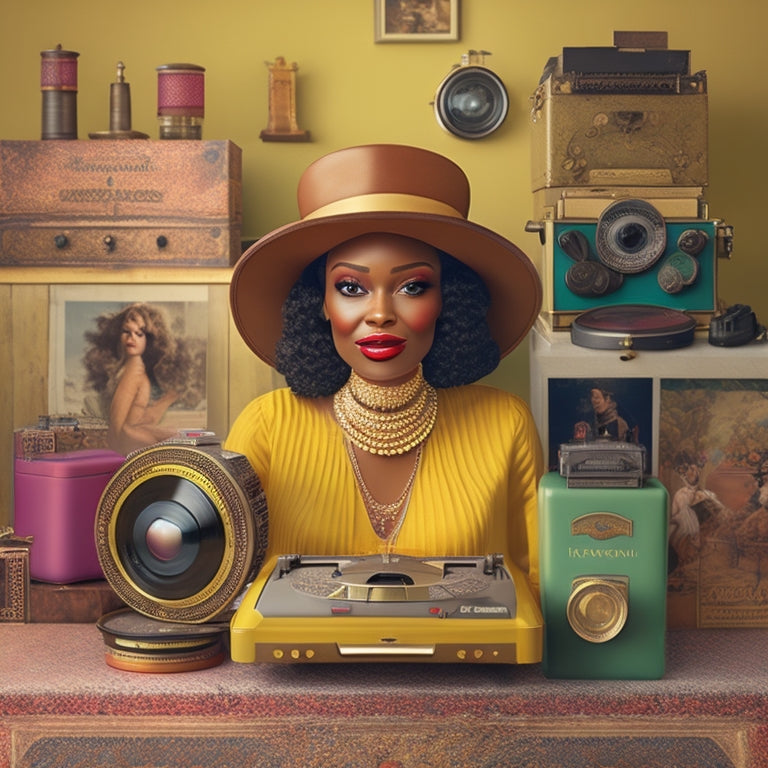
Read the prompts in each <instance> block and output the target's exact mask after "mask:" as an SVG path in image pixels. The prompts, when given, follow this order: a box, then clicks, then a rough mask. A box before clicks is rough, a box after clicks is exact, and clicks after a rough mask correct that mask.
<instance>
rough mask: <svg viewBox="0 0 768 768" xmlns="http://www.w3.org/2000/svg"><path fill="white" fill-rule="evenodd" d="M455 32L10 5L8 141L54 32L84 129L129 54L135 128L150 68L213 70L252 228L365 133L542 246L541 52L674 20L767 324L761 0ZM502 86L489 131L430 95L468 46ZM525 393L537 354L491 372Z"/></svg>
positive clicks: (327, 10) (277, 4)
mask: <svg viewBox="0 0 768 768" xmlns="http://www.w3.org/2000/svg"><path fill="white" fill-rule="evenodd" d="M461 11H462V13H461V38H460V41H459V42H455V43H454V42H450V43H431V44H421V43H387V44H374V42H373V4H372V3H371V2H370V0H269V1H267V0H222V1H221V2H218V3H217V2H211V0H185V2H181V1H180V0H171V1H170V2H157V1H156V0H152V1H150V0H133V1H132V2H130V3H116V2H110V0H68V1H67V2H62V1H61V0H30V2H26V3H20V2H19V3H17V2H10V0H6V2H4V3H3V8H2V11H1V12H0V138H3V139H37V138H39V137H40V122H41V120H40V90H39V75H40V56H39V52H40V51H41V50H43V49H47V48H53V47H55V46H56V45H57V44H58V43H61V44H62V46H63V47H64V48H65V49H69V50H75V51H79V52H80V59H79V95H78V113H79V121H78V122H79V131H80V137H81V138H85V137H86V136H87V134H88V132H89V131H100V130H105V129H106V128H107V127H108V122H109V121H108V117H109V115H108V96H109V83H110V82H112V81H113V79H114V72H115V64H116V62H117V60H118V59H121V60H122V61H123V62H124V63H125V64H126V79H127V81H128V82H130V84H131V89H132V96H133V127H134V128H135V129H136V130H141V131H144V132H146V133H149V134H150V135H151V136H152V138H156V137H157V128H156V124H155V107H156V84H157V75H156V72H155V67H156V66H157V65H160V64H165V63H170V62H179V61H180V62H192V63H196V64H201V65H203V66H205V67H206V69H207V71H206V118H205V125H204V136H205V137H206V138H229V139H232V140H233V141H234V142H235V143H237V144H238V145H239V146H240V147H242V149H243V165H244V169H243V170H244V190H243V198H244V199H243V205H244V230H243V236H244V237H247V238H256V237H258V236H260V235H262V234H264V233H265V232H267V231H269V230H270V229H272V228H273V227H275V226H278V225H280V224H283V223H285V222H287V221H290V220H293V219H294V218H295V202H294V191H295V186H296V181H297V178H298V176H299V174H300V172H301V170H302V169H303V168H304V167H305V166H306V165H307V164H308V163H309V162H310V161H312V160H313V159H314V158H316V157H317V156H319V155H321V154H324V153H325V152H328V151H331V150H333V149H336V148H339V147H342V146H346V145H350V144H357V143H365V142H374V141H394V142H405V143H413V144H417V145H422V146H425V147H428V148H431V149H434V150H437V151H439V152H442V153H444V154H447V155H449V156H450V157H452V158H453V159H454V160H456V161H457V162H458V163H459V164H460V165H461V166H462V167H463V168H464V169H465V170H466V172H467V173H468V175H469V177H470V180H471V182H472V185H473V205H472V211H471V216H472V218H473V219H474V220H476V221H478V222H479V223H481V224H484V225H486V226H489V227H491V228H493V229H496V230H498V231H500V232H501V233H503V234H504V235H506V236H507V237H509V238H510V239H512V240H514V241H516V242H517V243H519V244H520V245H521V246H522V247H523V248H525V249H527V250H529V251H533V249H535V248H536V244H537V241H536V239H535V236H534V235H530V234H526V233H525V232H524V231H523V228H524V225H525V222H526V221H527V219H528V218H529V217H530V216H531V212H532V205H531V195H530V187H529V143H528V127H529V126H528V108H529V96H530V94H531V92H532V91H533V89H534V88H535V86H536V83H537V81H538V79H539V76H540V74H541V70H542V67H543V65H544V63H545V62H546V60H547V59H548V58H549V57H550V56H553V55H556V54H558V53H559V52H560V50H561V48H562V47H563V46H564V45H575V46H580V45H611V44H612V35H613V31H614V30H616V29H641V30H666V31H668V33H669V44H670V47H673V48H683V49H690V50H691V51H692V67H693V69H694V70H701V69H705V70H707V73H708V82H709V104H710V147H709V148H710V158H711V159H710V190H711V191H710V193H709V194H708V199H709V201H710V213H711V215H713V216H716V217H722V218H725V219H726V220H727V221H728V222H729V223H731V224H733V225H734V226H735V230H736V241H735V252H734V256H733V259H732V260H731V261H730V262H728V263H723V264H722V265H721V278H720V286H721V295H722V299H723V301H725V302H726V303H727V304H731V303H735V302H743V303H748V304H751V305H752V306H753V308H754V309H755V311H756V312H757V314H758V317H759V318H760V319H761V320H762V321H763V322H766V321H768V295H767V294H768V292H767V291H766V285H768V258H767V257H766V253H765V251H766V248H765V245H764V243H763V239H762V234H763V233H764V232H765V231H766V229H765V226H764V225H763V224H762V223H761V222H762V220H764V219H765V218H766V217H767V216H768V213H767V212H766V203H767V202H768V199H767V197H768V196H766V195H765V194H764V193H763V183H764V181H765V180H766V178H767V177H768V160H767V159H766V157H767V156H766V143H767V140H766V131H767V130H768V128H767V126H768V99H767V98H766V90H767V89H766V85H765V82H766V80H765V70H766V65H765V55H764V54H765V30H766V27H768V24H767V23H766V22H768V12H767V11H766V6H765V4H764V3H762V2H759V0H731V2H722V1H721V2H715V1H714V0H636V2H626V1H625V2H616V0H582V1H581V2H574V0H548V2H543V1H542V0H463V2H462V9H461ZM470 48H475V49H486V50H488V51H491V52H492V54H493V55H492V56H491V57H489V58H488V60H487V64H488V65H489V66H490V67H491V68H493V69H494V70H495V71H496V72H497V73H498V74H499V75H500V77H501V78H502V79H503V81H504V82H505V85H506V87H507V89H508V91H509V95H510V100H511V107H510V114H509V117H508V118H507V121H506V123H505V124H504V126H503V127H502V128H501V129H500V130H499V131H498V132H496V133H495V134H493V135H492V136H491V137H489V138H487V139H484V140H482V141H473V142H471V141H465V140H461V139H458V138H456V137H453V136H451V135H449V134H447V133H445V132H444V131H442V129H440V128H439V126H438V125H437V123H436V121H435V119H434V116H433V112H432V108H431V107H430V101H431V99H432V98H433V96H434V94H435V90H436V87H437V85H438V84H439V83H440V81H441V80H442V78H443V77H444V76H445V75H446V74H447V73H448V71H449V70H450V68H451V66H452V65H454V64H456V63H458V62H459V60H460V56H461V53H462V52H464V51H466V50H468V49H470ZM277 56H284V57H285V58H286V59H287V60H288V61H296V62H297V63H298V65H299V80H298V84H299V90H298V101H299V125H300V127H302V128H304V129H307V130H309V131H311V134H312V142H311V143H306V144H288V143H264V142H262V141H261V140H260V139H259V132H260V130H261V129H262V128H264V127H266V124H267V68H266V64H265V62H267V61H272V60H274V59H275V57H277ZM493 378H494V381H495V383H497V384H500V385H501V386H504V387H507V388H510V389H512V390H514V391H519V392H521V393H523V394H525V393H526V392H527V387H528V383H527V353H526V352H525V350H519V351H518V352H516V353H515V354H513V355H512V356H510V358H508V359H507V360H506V361H504V363H503V364H502V367H501V368H500V370H499V371H498V372H497V373H496V374H495V375H494V377H493Z"/></svg>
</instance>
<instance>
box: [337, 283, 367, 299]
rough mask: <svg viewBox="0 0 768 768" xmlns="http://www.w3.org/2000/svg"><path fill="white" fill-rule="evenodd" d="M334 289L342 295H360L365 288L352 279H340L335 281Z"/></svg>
mask: <svg viewBox="0 0 768 768" xmlns="http://www.w3.org/2000/svg"><path fill="white" fill-rule="evenodd" d="M336 290H337V291H338V292H339V293H340V294H342V296H362V295H363V294H364V293H365V288H363V286H362V285H360V283H356V282H355V281H354V280H340V281H339V282H338V283H336Z"/></svg>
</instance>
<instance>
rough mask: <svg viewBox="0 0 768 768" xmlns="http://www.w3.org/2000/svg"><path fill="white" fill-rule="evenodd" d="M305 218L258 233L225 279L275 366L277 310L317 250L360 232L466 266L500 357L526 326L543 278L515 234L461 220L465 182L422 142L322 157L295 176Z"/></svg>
mask: <svg viewBox="0 0 768 768" xmlns="http://www.w3.org/2000/svg"><path fill="white" fill-rule="evenodd" d="M298 203H299V213H300V215H301V220H300V221H296V222H294V223H292V224H287V225H285V226H282V227H279V228H278V229H275V230H274V231H272V232H270V233H269V234H267V235H265V236H264V237H262V238H261V239H260V240H258V241H257V242H256V243H254V244H253V245H252V246H251V247H250V248H248V250H247V251H245V253H243V255H242V256H241V257H240V260H239V261H238V262H237V264H236V266H235V269H234V273H233V275H232V282H231V286H230V300H231V307H232V316H233V319H234V322H235V325H236V326H237V329H238V331H239V332H240V335H241V336H242V337H243V340H244V341H245V343H246V344H247V345H248V346H249V347H250V348H251V349H252V350H253V351H254V352H255V353H256V354H257V355H258V356H259V357H260V358H261V359H262V360H264V361H265V362H267V363H269V364H270V365H272V366H274V364H275V346H276V344H277V342H278V340H279V338H280V334H281V331H282V316H281V310H282V305H283V302H284V301H285V299H286V298H287V296H288V293H289V292H290V290H291V288H292V286H293V284H294V283H295V282H296V281H297V280H298V278H299V276H300V275H301V272H302V271H303V269H304V268H305V267H306V266H307V265H308V264H309V263H310V262H312V261H314V259H316V258H317V257H319V256H322V255H323V254H324V253H327V252H328V251H329V250H331V249H332V248H334V247H335V246H337V245H340V244H341V243H343V242H345V241H347V240H351V239H352V238H354V237H358V236H359V235H364V234H370V233H375V232H382V233H389V234H397V235H404V236H406V237H412V238H414V239H416V240H421V241H423V242H425V243H428V244H429V245H432V246H433V247H435V248H437V249H439V250H441V251H444V252H446V253H449V254H450V255H451V256H453V257H454V258H456V259H458V260H459V261H462V262H463V263H464V264H466V265H467V266H469V267H471V268H472V269H473V270H474V271H475V272H476V273H477V274H478V275H479V276H480V277H481V278H482V280H483V282H484V283H485V285H486V286H487V288H488V290H489V292H490V294H491V307H490V310H489V313H488V323H489V325H490V329H491V334H492V335H493V338H494V339H495V341H496V343H497V344H498V345H499V349H500V351H501V354H502V356H503V355H506V354H508V353H509V352H510V351H512V350H513V349H514V348H515V347H516V346H517V345H518V344H519V343H520V342H521V341H522V340H523V338H525V335H526V334H527V333H528V331H529V330H530V329H531V326H532V325H533V323H534V321H535V319H536V317H537V315H538V313H539V309H540V307H541V281H540V280H539V276H538V273H537V272H536V268H535V267H534V266H533V264H532V263H531V261H530V259H529V258H528V257H527V256H526V255H525V253H523V251H521V250H520V249H519V248H518V247H517V246H516V245H514V243H511V242H510V241H509V240H507V239H505V238H503V237H502V236H501V235H498V234H496V233H495V232H493V231H491V230H490V229H486V228H485V227H482V226H480V225H479V224H474V223H473V222H471V221H468V220H467V214H468V212H469V182H468V180H467V177H466V176H465V174H464V172H463V171H462V170H461V168H459V166H458V165H456V164H455V163H454V162H452V161H451V160H449V159H448V158H446V157H443V156H442V155H439V154H436V153H435V152H430V151H428V150H425V149H420V148H418V147H410V146H404V145H398V144H371V145H364V146H358V147H350V148H347V149H342V150H339V151H337V152H332V153H331V154H329V155H325V156H324V157H321V158H320V159H319V160H316V161H315V162H314V163H312V165H310V166H309V168H307V170H306V171H304V173H303V174H302V176H301V179H300V180H299V187H298Z"/></svg>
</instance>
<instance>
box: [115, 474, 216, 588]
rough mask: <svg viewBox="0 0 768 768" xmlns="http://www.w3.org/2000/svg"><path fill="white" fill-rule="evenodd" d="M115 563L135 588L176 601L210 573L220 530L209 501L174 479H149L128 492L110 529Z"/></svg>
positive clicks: (210, 576)
mask: <svg viewBox="0 0 768 768" xmlns="http://www.w3.org/2000/svg"><path fill="white" fill-rule="evenodd" d="M115 535H116V537H117V539H118V540H119V541H121V542H123V543H124V546H123V547H121V548H120V553H119V556H120V562H121V564H122V566H123V568H125V571H126V573H128V574H129V576H130V577H131V579H133V581H134V582H135V583H136V585H137V586H139V587H140V588H142V589H144V590H151V591H152V593H153V594H154V595H155V596H156V597H159V598H163V599H169V600H178V599H180V598H184V597H189V596H190V595H194V594H195V593H196V592H199V591H200V590H201V589H203V588H204V587H205V585H206V584H208V583H209V582H211V581H212V580H213V578H214V577H215V576H216V572H217V570H218V568H219V563H221V560H222V557H223V555H224V551H223V542H224V529H223V526H222V524H221V520H220V519H219V517H218V515H217V514H216V509H215V507H214V505H213V503H212V502H211V500H210V499H209V498H208V497H207V496H206V495H205V494H204V493H203V492H202V490H200V488H198V487H197V486H195V485H194V484H192V483H191V482H190V481H188V480H185V479H184V478H180V477H173V476H170V475H168V476H165V477H153V478H150V479H148V480H147V482H145V483H143V484H142V485H140V486H139V487H138V488H136V489H135V490H134V491H133V492H131V493H130V494H129V495H128V496H127V498H126V499H125V502H124V504H123V514H122V515H121V516H120V519H119V520H118V523H117V527H116V529H115Z"/></svg>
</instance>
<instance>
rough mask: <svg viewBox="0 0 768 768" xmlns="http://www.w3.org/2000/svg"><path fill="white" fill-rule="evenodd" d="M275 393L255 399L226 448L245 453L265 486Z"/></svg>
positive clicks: (237, 423)
mask: <svg viewBox="0 0 768 768" xmlns="http://www.w3.org/2000/svg"><path fill="white" fill-rule="evenodd" d="M273 395H274V393H271V392H270V393H267V394H266V395H262V396H261V397H257V398H256V399H255V400H252V401H251V402H250V403H249V404H248V405H246V406H245V408H243V410H242V411H241V412H240V414H239V415H238V417H237V418H236V419H235V422H234V424H233V425H232V429H231V430H230V431H229V435H228V436H227V439H226V440H225V441H224V446H223V447H224V448H225V450H228V451H233V452H234V453H242V454H243V455H244V456H245V457H246V458H247V459H248V461H249V462H250V464H251V466H252V467H253V470H254V472H255V473H256V474H257V476H258V477H259V479H260V480H261V482H262V484H263V485H264V486H265V487H266V486H267V484H268V482H269V469H270V464H271V461H270V456H271V446H270V439H271V437H270V435H271V431H272V430H271V423H272V420H273V418H274V412H273V408H272V406H271V403H272V399H273Z"/></svg>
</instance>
